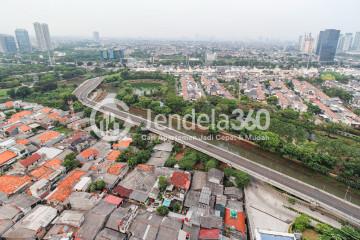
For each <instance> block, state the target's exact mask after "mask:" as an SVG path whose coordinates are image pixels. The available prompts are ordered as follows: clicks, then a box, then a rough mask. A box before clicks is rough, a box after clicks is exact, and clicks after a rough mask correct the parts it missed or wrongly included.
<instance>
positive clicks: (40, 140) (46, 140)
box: [30, 130, 64, 147]
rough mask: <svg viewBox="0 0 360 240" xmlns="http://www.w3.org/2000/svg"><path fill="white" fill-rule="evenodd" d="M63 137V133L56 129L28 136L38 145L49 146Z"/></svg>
mask: <svg viewBox="0 0 360 240" xmlns="http://www.w3.org/2000/svg"><path fill="white" fill-rule="evenodd" d="M63 139H64V134H62V133H59V132H57V131H53V130H49V131H46V132H43V133H40V134H38V135H35V136H34V137H32V138H30V141H31V142H32V143H33V144H35V145H37V146H40V147H44V146H45V147H50V146H52V145H54V144H55V143H58V142H60V141H61V140H63Z"/></svg>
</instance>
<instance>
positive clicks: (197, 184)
mask: <svg viewBox="0 0 360 240" xmlns="http://www.w3.org/2000/svg"><path fill="white" fill-rule="evenodd" d="M206 181H207V173H206V172H202V171H196V170H195V171H194V174H193V177H192V181H191V190H194V191H201V189H202V188H203V187H205V185H206Z"/></svg>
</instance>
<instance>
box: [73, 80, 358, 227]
mask: <svg viewBox="0 0 360 240" xmlns="http://www.w3.org/2000/svg"><path fill="white" fill-rule="evenodd" d="M101 81H102V79H101V78H95V79H90V80H88V81H86V82H84V83H83V84H82V85H80V86H79V87H78V88H77V89H76V90H75V92H74V93H75V95H76V96H77V97H78V99H79V100H80V101H81V102H82V103H83V104H84V105H86V106H88V107H91V108H96V107H95V106H96V104H97V103H96V102H94V101H92V100H91V99H89V98H88V95H89V93H90V92H92V91H93V90H94V89H95V88H96V87H97V86H98V85H99V84H100V83H101ZM98 111H101V112H111V113H113V114H114V115H115V116H117V117H118V118H120V119H123V120H125V119H128V120H129V119H130V120H131V121H133V122H134V123H136V124H140V123H147V124H149V125H150V128H149V130H150V131H152V132H154V133H156V134H160V135H162V136H164V137H167V138H170V139H173V140H175V141H177V142H179V143H182V144H185V145H187V146H189V147H191V148H194V149H196V150H198V151H201V152H204V153H206V154H208V155H210V156H212V157H214V158H216V159H218V160H220V161H223V162H225V163H228V164H230V165H231V166H233V167H234V168H237V169H240V170H243V171H245V172H247V173H249V174H250V175H252V176H254V177H256V178H258V179H260V180H263V181H266V182H268V183H270V184H271V185H273V186H275V187H278V188H280V189H282V190H284V191H286V192H289V193H291V194H293V195H296V196H298V197H300V198H302V199H304V200H306V201H309V202H312V203H313V204H316V205H317V206H319V207H321V208H322V209H324V210H326V211H329V212H331V213H332V214H334V215H336V216H338V217H339V218H341V219H343V220H345V221H348V222H349V223H351V224H353V225H356V226H360V207H359V206H357V205H354V204H352V203H350V202H347V201H345V200H343V199H340V198H338V197H336V196H334V195H331V194H329V193H327V192H325V191H323V190H320V189H318V188H315V187H313V186H310V185H308V184H306V183H303V182H301V181H299V180H297V179H294V178H292V177H289V176H286V175H284V174H282V173H279V172H277V171H274V170H272V169H270V168H267V167H265V166H262V165H260V164H258V163H255V162H252V161H250V160H248V159H246V158H244V157H242V156H239V155H235V154H233V153H231V152H229V151H227V150H226V149H222V148H220V147H217V146H214V145H212V144H209V143H207V142H204V141H202V140H200V139H198V138H196V137H193V136H189V135H187V134H185V133H182V132H179V131H177V130H174V129H171V128H167V127H163V129H161V130H160V129H158V128H157V127H156V126H155V123H153V122H149V121H147V120H146V119H144V118H142V117H139V116H135V115H132V114H130V113H127V112H123V111H120V110H119V109H115V108H113V107H108V106H102V107H101V108H100V109H98Z"/></svg>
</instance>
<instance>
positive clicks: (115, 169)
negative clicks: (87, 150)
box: [107, 163, 125, 175]
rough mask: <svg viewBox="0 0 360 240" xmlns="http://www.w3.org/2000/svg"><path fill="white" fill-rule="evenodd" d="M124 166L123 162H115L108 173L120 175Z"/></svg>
mask: <svg viewBox="0 0 360 240" xmlns="http://www.w3.org/2000/svg"><path fill="white" fill-rule="evenodd" d="M124 166H125V165H124V164H122V163H114V164H112V165H111V166H110V167H109V168H108V170H107V173H109V174H112V175H119V174H120V173H121V169H122V168H123V167H124Z"/></svg>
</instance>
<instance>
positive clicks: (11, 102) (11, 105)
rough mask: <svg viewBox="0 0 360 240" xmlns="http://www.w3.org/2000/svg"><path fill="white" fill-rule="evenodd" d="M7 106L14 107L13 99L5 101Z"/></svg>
mask: <svg viewBox="0 0 360 240" xmlns="http://www.w3.org/2000/svg"><path fill="white" fill-rule="evenodd" d="M5 107H6V108H13V107H14V102H13V101H7V102H6V103H5Z"/></svg>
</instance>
